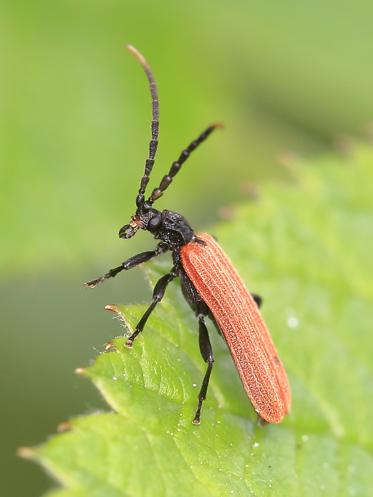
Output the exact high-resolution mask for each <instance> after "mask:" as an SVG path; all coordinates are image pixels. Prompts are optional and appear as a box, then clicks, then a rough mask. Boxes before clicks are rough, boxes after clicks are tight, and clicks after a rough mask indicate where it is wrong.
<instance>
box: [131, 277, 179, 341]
mask: <svg viewBox="0 0 373 497" xmlns="http://www.w3.org/2000/svg"><path fill="white" fill-rule="evenodd" d="M176 276H177V272H176V270H175V268H173V269H172V270H171V271H170V272H169V273H168V274H165V275H164V276H162V278H161V279H160V280H158V281H157V283H156V285H155V287H154V290H153V301H152V303H151V304H150V306H149V307H148V309H147V310H146V311H145V313H144V315H143V317H142V318H141V319H140V321H139V322H138V324H137V326H136V328H135V331H134V332H133V333H132V335H131V336H130V337H129V339H128V340H127V342H126V346H127V347H132V344H133V341H134V340H135V338H136V337H137V335H139V334H140V333H141V332H142V330H143V329H144V326H145V324H146V322H147V320H148V317H149V316H150V314H151V313H152V312H153V310H154V308H155V306H156V305H157V304H158V303H159V302H160V301H161V300H162V298H163V296H164V293H165V291H166V288H167V285H168V284H169V283H170V282H171V281H172V280H173V279H174V278H176Z"/></svg>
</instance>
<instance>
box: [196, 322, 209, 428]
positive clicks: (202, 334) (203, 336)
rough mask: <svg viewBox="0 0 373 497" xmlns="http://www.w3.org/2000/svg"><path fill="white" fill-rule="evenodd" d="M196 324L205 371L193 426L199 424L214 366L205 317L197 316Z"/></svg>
mask: <svg viewBox="0 0 373 497" xmlns="http://www.w3.org/2000/svg"><path fill="white" fill-rule="evenodd" d="M198 323H199V349H200V351H201V355H202V357H203V360H204V361H205V362H207V370H206V373H205V376H204V378H203V382H202V386H201V390H200V391H199V395H198V406H197V410H196V413H195V415H194V419H193V424H195V425H199V423H200V418H201V409H202V404H203V401H204V400H205V399H206V394H207V389H208V386H209V381H210V376H211V371H212V366H213V364H214V355H213V352H212V347H211V342H210V338H209V334H208V331H207V328H206V323H205V317H204V315H203V314H199V315H198Z"/></svg>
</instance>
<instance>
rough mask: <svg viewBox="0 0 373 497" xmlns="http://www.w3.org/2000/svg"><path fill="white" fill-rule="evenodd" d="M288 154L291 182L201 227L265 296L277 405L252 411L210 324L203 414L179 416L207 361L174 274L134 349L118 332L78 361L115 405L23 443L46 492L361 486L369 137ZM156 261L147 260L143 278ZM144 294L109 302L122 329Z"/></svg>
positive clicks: (256, 491) (367, 385)
mask: <svg viewBox="0 0 373 497" xmlns="http://www.w3.org/2000/svg"><path fill="white" fill-rule="evenodd" d="M292 168H293V173H294V183H293V184H292V185H279V184H269V185H265V186H264V187H263V188H262V190H261V192H260V200H259V201H257V202H253V203H251V204H249V205H247V206H244V207H240V208H237V209H236V212H235V217H234V219H233V220H231V221H230V222H227V223H226V224H224V225H223V226H220V227H218V228H216V229H214V230H212V233H213V234H214V235H216V236H217V237H218V239H219V241H220V243H221V245H222V246H223V247H224V249H225V250H226V252H227V253H228V254H229V256H230V257H231V258H232V260H233V262H234V263H235V265H236V266H237V267H238V269H239V271H240V273H241V274H242V275H243V277H244V279H245V281H246V282H247V284H248V286H249V288H250V289H252V290H253V291H255V292H257V293H259V294H261V295H262V296H263V297H264V306H263V315H264V317H265V319H266V321H267V323H268V325H269V328H270V329H271V331H272V335H273V337H274V341H275V343H276V345H277V348H278V350H279V353H280V356H281V358H282V360H283V362H284V364H285V366H286V369H287V371H288V373H289V377H290V381H291V384H292V391H293V409H292V413H291V415H290V416H288V417H287V418H286V419H285V420H284V422H283V423H282V424H280V425H276V426H274V425H270V426H266V427H265V428H260V427H259V426H258V425H257V424H256V416H255V413H254V411H253V409H252V407H251V405H250V403H249V401H248V399H247V397H246V396H245V394H244V393H243V389H242V387H241V384H240V382H239V379H238V377H237V373H236V371H235V369H234V366H233V364H232V361H231V358H230V356H229V353H228V351H227V349H226V346H225V344H224V342H223V340H222V339H221V338H220V337H219V336H218V334H217V333H215V331H214V329H213V326H212V325H210V326H209V328H210V330H211V336H212V339H213V347H214V350H215V357H216V362H215V366H214V370H213V374H212V378H211V383H210V389H209V393H208V397H207V400H206V402H205V405H204V407H203V412H202V423H201V425H200V426H194V425H193V424H192V423H191V420H192V418H193V414H194V409H195V407H196V398H197V393H198V389H199V386H200V384H201V380H202V377H203V374H204V371H205V365H204V363H203V361H202V359H201V358H200V354H199V350H198V339H197V325H196V321H195V319H194V317H193V315H192V313H191V311H190V310H189V308H188V307H187V306H186V304H185V303H184V301H183V299H182V297H181V294H180V289H179V288H178V287H177V285H174V287H173V288H169V290H168V293H167V297H166V298H165V299H164V301H163V302H162V304H161V305H159V306H158V308H157V309H156V311H155V312H154V314H153V315H152V317H151V318H150V320H149V324H148V326H147V327H146V330H145V332H144V333H143V334H142V336H140V337H139V338H138V339H137V341H135V343H134V346H133V348H132V349H127V348H125V347H124V341H125V338H123V337H119V338H116V339H114V340H113V341H112V343H111V344H110V345H109V346H108V347H107V349H106V351H105V352H103V353H101V354H100V355H99V356H98V357H97V358H96V360H95V362H94V363H93V364H92V365H91V366H90V367H88V368H87V369H85V370H84V374H85V375H86V376H87V377H89V378H90V379H91V380H92V381H93V383H94V384H95V385H96V386H97V388H98V389H99V390H100V392H101V393H102V395H103V396H104V398H105V399H106V400H107V402H108V404H109V405H110V406H111V407H112V409H113V412H106V413H96V414H91V415H88V416H82V417H77V418H74V419H72V420H71V422H70V428H71V429H70V430H69V431H67V432H65V433H61V434H58V435H56V436H54V437H52V438H51V439H50V440H48V442H46V443H45V444H43V445H41V446H40V447H37V448H35V449H33V450H32V457H33V458H34V459H35V460H37V461H38V462H40V463H41V464H42V465H43V466H45V467H46V468H47V470H48V471H49V472H50V473H51V474H52V475H54V477H55V478H56V479H57V480H58V481H59V482H60V483H61V484H62V485H63V487H64V488H65V490H58V491H56V492H54V493H53V492H52V493H51V494H50V497H52V496H53V497H88V496H89V497H98V496H100V497H101V496H105V497H119V496H122V497H123V496H125V497H127V496H130V497H142V496H149V497H150V496H151V497H154V496H157V497H161V496H170V497H174V496H178V497H184V496H191V495H192V496H193V497H199V496H201V497H202V496H203V497H209V496H211V497H223V496H232V495H233V496H235V495H236V496H251V495H252V496H267V495H268V496H269V495H271V496H284V497H285V496H286V497H291V496H294V497H302V496H305V497H306V496H309V497H314V496H327V497H334V496H345V495H346V496H359V497H361V496H368V495H371V489H372V487H373V454H372V451H373V423H372V419H373V402H372V394H373V371H372V369H373V368H372V356H373V338H372V332H371V323H372V317H373V316H372V298H373V287H372V283H371V276H372V274H373V271H372V270H373V267H372V266H373V264H372V260H373V258H372V255H371V250H372V241H373V223H372V219H373V217H372V216H373V207H372V198H373V196H372V185H373V152H372V150H370V149H368V148H365V147H363V146H360V147H359V148H358V149H357V151H356V152H354V154H353V155H352V156H350V157H344V158H334V157H332V156H330V157H324V158H322V159H320V160H318V161H314V163H313V164H302V163H298V164H295V165H293V166H292ZM165 260H166V259H165ZM169 266H170V264H169V261H168V263H167V264H166V262H165V261H163V262H162V264H157V265H153V266H148V271H149V274H150V278H151V280H152V281H154V280H155V279H156V278H157V277H158V276H159V275H160V274H161V273H163V272H164V271H165V270H166V267H169ZM149 268H150V269H149ZM124 277H125V276H124ZM145 308H146V306H145V305H136V306H119V307H118V308H117V309H116V310H117V312H118V316H119V317H120V319H121V320H122V324H123V326H124V331H125V334H128V333H130V329H133V327H134V325H135V324H136V322H137V321H138V319H139V317H140V316H141V315H142V313H143V312H144V309H145ZM114 310H115V309H114Z"/></svg>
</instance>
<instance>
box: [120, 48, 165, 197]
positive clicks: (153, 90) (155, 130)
mask: <svg viewBox="0 0 373 497" xmlns="http://www.w3.org/2000/svg"><path fill="white" fill-rule="evenodd" d="M126 48H127V50H128V51H129V52H131V54H132V55H133V56H134V57H135V59H137V60H138V61H139V62H140V64H141V65H142V67H143V69H144V71H145V74H146V77H147V78H148V81H149V88H150V94H151V97H152V124H151V132H152V137H151V140H150V142H149V154H148V158H147V159H146V161H145V171H144V176H143V177H142V178H141V181H140V188H139V192H138V194H137V197H136V205H137V207H140V206H141V205H143V203H144V201H145V196H144V194H145V189H146V186H147V184H148V183H149V176H150V173H151V171H152V169H153V166H154V160H155V154H156V152H157V146H158V134H159V100H158V91H157V85H156V83H155V79H154V76H153V73H152V70H151V69H150V66H149V64H148V63H147V61H146V59H145V57H144V56H143V55H142V54H141V53H140V52H139V51H138V50H137V49H136V48H135V47H133V46H132V45H127V47H126Z"/></svg>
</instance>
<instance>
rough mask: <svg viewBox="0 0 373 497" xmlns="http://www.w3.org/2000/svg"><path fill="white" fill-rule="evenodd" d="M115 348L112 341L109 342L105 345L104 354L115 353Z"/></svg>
mask: <svg viewBox="0 0 373 497" xmlns="http://www.w3.org/2000/svg"><path fill="white" fill-rule="evenodd" d="M116 350H117V347H116V345H115V343H114V342H113V341H112V340H109V341H108V342H107V343H106V345H105V352H115V351H116Z"/></svg>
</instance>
